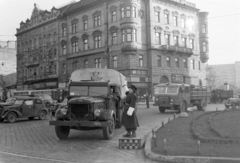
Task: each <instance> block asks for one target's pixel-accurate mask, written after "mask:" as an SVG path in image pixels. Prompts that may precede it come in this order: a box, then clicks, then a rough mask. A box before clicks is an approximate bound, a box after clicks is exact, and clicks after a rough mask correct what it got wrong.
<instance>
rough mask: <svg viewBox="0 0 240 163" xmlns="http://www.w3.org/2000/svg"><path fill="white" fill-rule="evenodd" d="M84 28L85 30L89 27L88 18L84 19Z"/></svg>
mask: <svg viewBox="0 0 240 163" xmlns="http://www.w3.org/2000/svg"><path fill="white" fill-rule="evenodd" d="M83 29H84V30H87V29H88V20H87V19H85V20H84V21H83Z"/></svg>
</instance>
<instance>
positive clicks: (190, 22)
mask: <svg viewBox="0 0 240 163" xmlns="http://www.w3.org/2000/svg"><path fill="white" fill-rule="evenodd" d="M187 21H188V28H189V30H190V31H193V29H194V19H193V18H192V17H191V18H189V19H188V20H187Z"/></svg>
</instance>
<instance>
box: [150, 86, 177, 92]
mask: <svg viewBox="0 0 240 163" xmlns="http://www.w3.org/2000/svg"><path fill="white" fill-rule="evenodd" d="M154 93H155V94H172V93H178V87H169V86H162V87H156V88H155V89H154Z"/></svg>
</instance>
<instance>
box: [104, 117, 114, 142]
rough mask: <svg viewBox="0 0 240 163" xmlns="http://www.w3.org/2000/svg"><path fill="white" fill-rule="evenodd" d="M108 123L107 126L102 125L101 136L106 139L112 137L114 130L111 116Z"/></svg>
mask: <svg viewBox="0 0 240 163" xmlns="http://www.w3.org/2000/svg"><path fill="white" fill-rule="evenodd" d="M108 123H110V126H109V127H103V137H104V139H106V140H109V139H112V138H113V134H114V130H115V121H114V118H113V117H112V118H111V119H110V120H108Z"/></svg>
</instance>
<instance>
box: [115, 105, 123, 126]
mask: <svg viewBox="0 0 240 163" xmlns="http://www.w3.org/2000/svg"><path fill="white" fill-rule="evenodd" d="M122 112H123V111H122V109H118V111H117V120H116V121H117V122H116V123H117V124H116V128H121V127H122Z"/></svg>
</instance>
